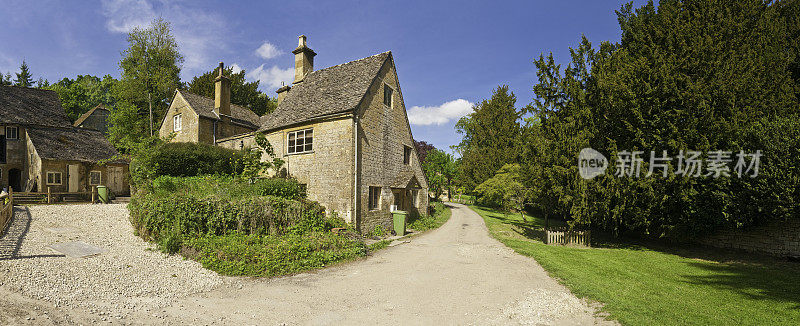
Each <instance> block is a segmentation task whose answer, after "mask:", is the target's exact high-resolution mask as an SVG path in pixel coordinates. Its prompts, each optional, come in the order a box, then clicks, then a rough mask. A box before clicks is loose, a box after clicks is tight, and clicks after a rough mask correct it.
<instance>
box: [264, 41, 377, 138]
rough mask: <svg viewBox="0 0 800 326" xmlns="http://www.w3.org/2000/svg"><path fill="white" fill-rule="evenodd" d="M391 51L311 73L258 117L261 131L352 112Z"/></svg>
mask: <svg viewBox="0 0 800 326" xmlns="http://www.w3.org/2000/svg"><path fill="white" fill-rule="evenodd" d="M391 56H392V53H391V51H387V52H384V53H380V54H376V55H373V56H371V57H366V58H363V59H359V60H355V61H350V62H348V63H344V64H340V65H337V66H333V67H328V68H325V69H321V70H316V71H312V72H311V73H309V74H308V75H307V76H306V77H305V78H304V79H303V81H302V82H300V83H298V84H295V85H294V86H292V88H291V89H290V90H289V93H288V94H287V95H286V98H285V99H283V101H282V102H281V103H280V104H279V105H278V107H277V108H276V109H275V111H274V112H272V113H270V114H267V115H265V116H263V117H261V129H259V130H260V131H267V130H273V129H277V128H282V127H286V126H289V125H292V124H297V123H302V122H306V121H309V120H313V119H315V118H318V117H321V116H326V115H331V114H336V113H343V112H348V111H352V110H354V109H355V107H356V106H357V105H358V104H359V102H361V99H362V98H363V97H364V95H365V94H366V93H367V90H368V89H369V86H370V85H371V84H372V81H373V80H374V79H375V77H376V76H377V75H378V72H379V71H380V69H381V67H382V66H383V63H384V62H386V60H387V59H388V58H389V57H391Z"/></svg>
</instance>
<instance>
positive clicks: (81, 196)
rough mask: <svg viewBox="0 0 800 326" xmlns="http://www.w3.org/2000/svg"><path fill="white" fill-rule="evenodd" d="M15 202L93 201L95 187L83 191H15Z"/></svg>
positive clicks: (48, 189) (94, 198) (94, 199)
mask: <svg viewBox="0 0 800 326" xmlns="http://www.w3.org/2000/svg"><path fill="white" fill-rule="evenodd" d="M14 201H15V202H16V203H17V204H55V203H94V202H96V201H97V188H95V187H92V190H91V191H85V192H51V191H50V188H47V192H15V193H14Z"/></svg>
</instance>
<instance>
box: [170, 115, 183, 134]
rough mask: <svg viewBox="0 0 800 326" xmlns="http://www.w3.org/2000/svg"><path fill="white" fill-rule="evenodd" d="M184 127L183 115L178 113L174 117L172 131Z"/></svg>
mask: <svg viewBox="0 0 800 326" xmlns="http://www.w3.org/2000/svg"><path fill="white" fill-rule="evenodd" d="M181 129H183V115H182V114H180V113H179V114H176V115H175V116H173V117H172V131H181Z"/></svg>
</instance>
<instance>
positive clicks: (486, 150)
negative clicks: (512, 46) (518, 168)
mask: <svg viewBox="0 0 800 326" xmlns="http://www.w3.org/2000/svg"><path fill="white" fill-rule="evenodd" d="M516 101H517V97H516V96H515V95H514V94H513V93H511V92H509V91H508V86H505V85H504V86H500V87H498V88H497V89H496V90H495V91H494V94H492V98H491V99H489V100H483V101H482V102H481V103H479V104H477V105H475V107H473V112H472V113H470V114H469V115H467V116H465V117H463V118H461V119H460V120H459V121H458V123H456V129H457V132H458V133H460V134H462V135H463V138H462V140H461V143H460V144H459V145H458V146H457V150H458V151H459V152H460V153H461V166H460V169H461V171H460V182H461V184H462V186H464V187H465V188H466V190H467V191H472V190H473V189H475V187H476V186H477V185H479V184H481V183H483V182H484V181H486V180H487V179H489V178H491V177H492V176H494V175H495V173H496V172H497V170H499V169H500V168H501V167H503V165H505V164H507V163H517V161H518V159H519V145H518V143H519V140H520V137H519V136H520V124H519V119H520V114H521V113H520V112H519V111H517V109H516V108H515V107H514V105H515V104H516Z"/></svg>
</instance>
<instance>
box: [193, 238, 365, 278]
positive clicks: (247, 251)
mask: <svg viewBox="0 0 800 326" xmlns="http://www.w3.org/2000/svg"><path fill="white" fill-rule="evenodd" d="M185 246H186V247H188V248H191V249H189V250H187V252H192V254H191V256H192V257H191V258H193V259H195V260H197V261H199V262H200V263H202V264H203V267H205V268H208V269H211V270H213V271H216V272H217V273H220V274H223V275H232V276H275V275H284V274H291V273H297V272H300V271H304V270H308V269H314V268H321V267H325V266H326V265H328V264H331V263H334V262H338V261H342V260H347V259H352V258H355V257H362V256H364V255H366V252H367V247H366V246H365V245H364V242H362V241H358V240H355V239H349V238H347V237H342V236H337V235H334V234H333V233H331V232H312V233H307V234H291V235H286V236H281V237H277V236H272V235H244V234H240V233H233V234H228V235H224V236H202V237H198V238H194V239H191V240H188V241H186V243H185Z"/></svg>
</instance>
